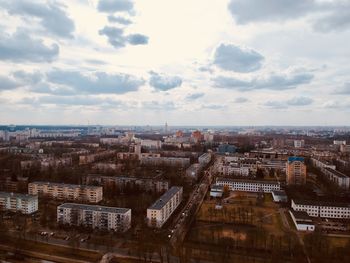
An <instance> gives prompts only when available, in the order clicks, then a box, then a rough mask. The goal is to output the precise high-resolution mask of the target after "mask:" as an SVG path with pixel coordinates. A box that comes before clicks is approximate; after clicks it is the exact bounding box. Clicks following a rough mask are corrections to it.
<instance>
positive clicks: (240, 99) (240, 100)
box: [233, 97, 249, 103]
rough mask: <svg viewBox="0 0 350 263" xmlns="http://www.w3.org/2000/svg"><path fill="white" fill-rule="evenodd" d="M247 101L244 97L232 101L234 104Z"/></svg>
mask: <svg viewBox="0 0 350 263" xmlns="http://www.w3.org/2000/svg"><path fill="white" fill-rule="evenodd" d="M248 101H249V100H248V99H247V98H245V97H237V98H235V100H234V101H233V102H234V103H245V102H248Z"/></svg>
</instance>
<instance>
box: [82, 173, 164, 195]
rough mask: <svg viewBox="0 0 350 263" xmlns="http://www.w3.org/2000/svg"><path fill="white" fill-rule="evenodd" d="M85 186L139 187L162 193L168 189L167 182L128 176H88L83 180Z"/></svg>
mask: <svg viewBox="0 0 350 263" xmlns="http://www.w3.org/2000/svg"><path fill="white" fill-rule="evenodd" d="M83 180H84V183H85V184H93V183H98V184H99V185H101V186H103V187H106V186H110V185H112V184H114V185H115V186H116V187H117V188H118V189H119V190H123V189H125V188H126V187H127V186H130V187H135V186H137V187H139V188H140V189H143V190H146V191H153V192H158V193H159V192H164V191H167V190H168V189H169V182H168V181H167V180H163V179H157V178H143V177H131V176H130V177H129V176H105V175H99V174H89V175H87V176H85V177H84V178H83Z"/></svg>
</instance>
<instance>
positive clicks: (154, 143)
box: [141, 140, 162, 149]
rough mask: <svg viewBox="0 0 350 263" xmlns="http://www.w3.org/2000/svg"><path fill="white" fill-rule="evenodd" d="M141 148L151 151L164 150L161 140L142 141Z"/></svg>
mask: <svg viewBox="0 0 350 263" xmlns="http://www.w3.org/2000/svg"><path fill="white" fill-rule="evenodd" d="M141 146H142V147H144V148H149V149H160V148H162V142H161V141H159V140H141Z"/></svg>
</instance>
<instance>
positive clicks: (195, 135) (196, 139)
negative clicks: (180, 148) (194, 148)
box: [191, 130, 202, 143]
mask: <svg viewBox="0 0 350 263" xmlns="http://www.w3.org/2000/svg"><path fill="white" fill-rule="evenodd" d="M191 138H192V140H193V141H194V142H195V143H197V142H200V141H202V133H201V132H200V131H198V130H197V131H194V132H192V134H191Z"/></svg>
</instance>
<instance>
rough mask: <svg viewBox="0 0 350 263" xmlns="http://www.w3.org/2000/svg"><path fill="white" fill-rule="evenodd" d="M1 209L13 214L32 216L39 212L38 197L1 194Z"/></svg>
mask: <svg viewBox="0 0 350 263" xmlns="http://www.w3.org/2000/svg"><path fill="white" fill-rule="evenodd" d="M0 208H1V209H2V210H9V211H12V212H21V213H23V214H32V213H34V212H36V211H38V196H37V195H29V194H18V193H8V192H0ZM1 209H0V210H1Z"/></svg>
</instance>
